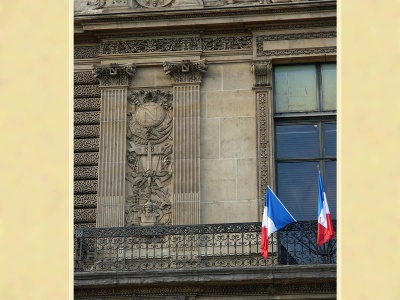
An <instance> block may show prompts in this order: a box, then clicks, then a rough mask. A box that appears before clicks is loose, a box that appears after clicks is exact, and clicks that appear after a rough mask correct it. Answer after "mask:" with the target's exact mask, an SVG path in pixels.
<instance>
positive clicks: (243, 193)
mask: <svg viewBox="0 0 400 300" xmlns="http://www.w3.org/2000/svg"><path fill="white" fill-rule="evenodd" d="M237 182H238V185H237V200H255V199H257V184H256V183H257V160H256V159H255V158H242V159H238V160H237Z"/></svg>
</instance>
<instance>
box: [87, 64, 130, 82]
mask: <svg viewBox="0 0 400 300" xmlns="http://www.w3.org/2000/svg"><path fill="white" fill-rule="evenodd" d="M135 73H136V65H135V64H125V65H120V64H109V65H93V67H92V75H93V77H94V78H96V79H97V80H99V82H100V86H113V85H129V84H130V82H131V79H132V77H133V75H135Z"/></svg>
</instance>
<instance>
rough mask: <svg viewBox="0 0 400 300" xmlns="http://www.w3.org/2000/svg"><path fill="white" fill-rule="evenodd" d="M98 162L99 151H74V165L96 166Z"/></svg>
mask: <svg viewBox="0 0 400 300" xmlns="http://www.w3.org/2000/svg"><path fill="white" fill-rule="evenodd" d="M98 163H99V152H83V153H74V165H75V166H97V165H98Z"/></svg>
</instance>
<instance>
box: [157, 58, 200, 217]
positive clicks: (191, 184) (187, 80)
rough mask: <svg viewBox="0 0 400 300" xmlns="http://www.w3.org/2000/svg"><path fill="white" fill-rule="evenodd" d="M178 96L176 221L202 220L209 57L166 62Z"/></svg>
mask: <svg viewBox="0 0 400 300" xmlns="http://www.w3.org/2000/svg"><path fill="white" fill-rule="evenodd" d="M164 70H165V71H166V73H167V74H169V75H170V76H171V80H172V84H173V99H174V118H173V120H174V123H173V124H174V149H175V151H174V160H173V161H174V181H173V182H174V184H173V198H172V199H173V201H172V223H173V224H199V223H200V83H201V79H202V75H203V74H204V73H205V72H206V70H207V65H206V61H205V60H202V61H195V62H192V61H182V62H177V63H173V62H166V63H164Z"/></svg>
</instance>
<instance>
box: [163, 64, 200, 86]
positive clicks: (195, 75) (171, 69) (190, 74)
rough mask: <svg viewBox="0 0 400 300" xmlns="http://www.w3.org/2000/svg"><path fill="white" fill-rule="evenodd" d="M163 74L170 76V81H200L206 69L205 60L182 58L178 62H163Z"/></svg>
mask: <svg viewBox="0 0 400 300" xmlns="http://www.w3.org/2000/svg"><path fill="white" fill-rule="evenodd" d="M163 67H164V71H165V74H167V75H170V76H171V80H172V83H173V84H174V83H200V82H201V79H202V75H203V74H204V73H206V71H207V61H206V60H205V59H203V60H197V61H190V60H182V61H180V62H164V64H163Z"/></svg>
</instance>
